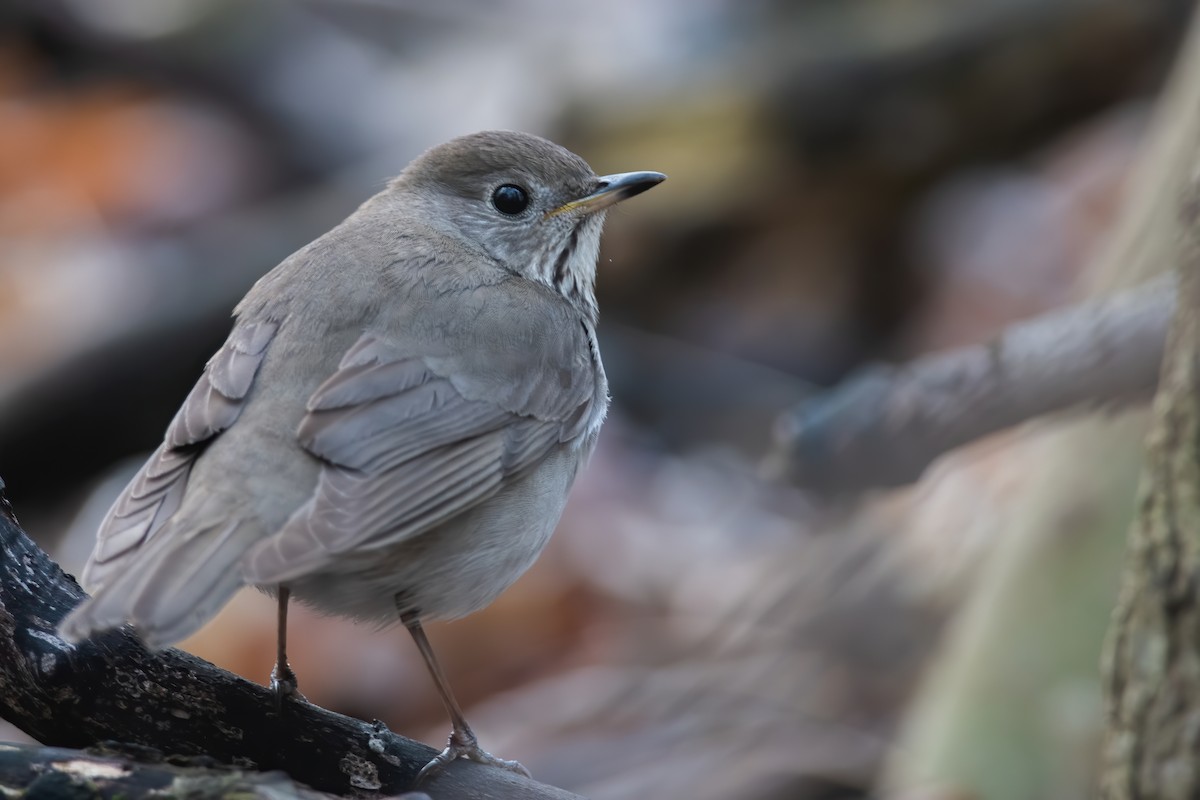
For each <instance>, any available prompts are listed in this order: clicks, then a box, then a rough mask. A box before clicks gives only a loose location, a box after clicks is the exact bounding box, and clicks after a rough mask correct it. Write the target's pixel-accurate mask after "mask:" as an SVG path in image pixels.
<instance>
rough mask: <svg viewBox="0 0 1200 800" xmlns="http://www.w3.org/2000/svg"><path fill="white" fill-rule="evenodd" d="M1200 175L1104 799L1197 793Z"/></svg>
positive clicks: (1151, 445) (1144, 499)
mask: <svg viewBox="0 0 1200 800" xmlns="http://www.w3.org/2000/svg"><path fill="white" fill-rule="evenodd" d="M1198 222H1200V184H1198V185H1197V186H1196V187H1193V189H1192V190H1191V193H1190V194H1189V197H1188V199H1187V200H1186V201H1185V202H1184V224H1185V225H1186V226H1187V231H1188V232H1187V235H1186V236H1185V237H1184V239H1183V241H1182V242H1180V244H1179V247H1180V253H1179V258H1178V263H1179V269H1180V282H1179V292H1180V293H1179V305H1178V311H1177V312H1176V314H1175V319H1174V322H1173V323H1172V327H1171V333H1170V337H1169V339H1168V343H1167V353H1166V357H1165V360H1164V362H1163V369H1162V374H1161V377H1160V382H1159V391H1158V394H1157V396H1156V397H1155V402H1154V422H1153V425H1152V428H1151V431H1150V435H1149V440H1148V444H1147V452H1146V466H1145V471H1144V476H1143V482H1142V489H1141V496H1140V498H1139V503H1138V508H1137V516H1136V518H1135V519H1134V521H1133V525H1132V528H1131V530H1130V534H1129V554H1128V557H1127V563H1126V567H1125V575H1124V581H1123V586H1122V590H1121V597H1120V600H1119V601H1118V604H1117V608H1116V611H1115V613H1114V615H1113V621H1112V629H1111V631H1110V634H1109V639H1108V642H1107V647H1106V649H1105V657H1104V670H1105V677H1106V679H1107V681H1106V688H1107V692H1108V720H1107V721H1108V729H1107V732H1106V738H1105V747H1104V771H1103V774H1102V778H1101V795H1102V796H1103V797H1105V798H1112V799H1113V800H1116V799H1117V798H1135V797H1154V798H1191V797H1197V796H1200V758H1198V755H1200V751H1198V750H1197V746H1198V745H1200V598H1198V597H1197V594H1196V587H1197V585H1198V582H1200V228H1198Z"/></svg>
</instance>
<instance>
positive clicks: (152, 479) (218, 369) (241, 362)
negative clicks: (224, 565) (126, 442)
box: [83, 322, 278, 587]
mask: <svg viewBox="0 0 1200 800" xmlns="http://www.w3.org/2000/svg"><path fill="white" fill-rule="evenodd" d="M277 328H278V326H277V325H276V324H275V323H270V322H262V323H250V324H246V325H238V326H236V327H235V328H234V330H233V332H232V333H231V334H230V335H229V338H228V339H227V340H226V342H225V345H224V346H223V347H222V348H221V349H220V350H219V351H217V354H216V355H215V356H213V358H212V359H211V360H210V361H209V363H208V365H207V366H206V367H205V371H204V374H203V375H201V376H200V379H199V380H198V381H197V382H196V385H195V386H194V387H193V388H192V391H191V392H190V393H189V394H188V397H187V399H186V400H185V401H184V404H183V406H182V407H181V408H180V410H179V412H178V413H177V414H176V415H175V419H174V420H172V421H171V424H170V426H168V428H167V432H166V436H165V437H164V441H163V443H162V444H161V445H159V447H158V449H157V450H155V451H154V453H153V454H152V455H151V456H150V459H149V460H148V461H147V462H146V464H145V466H143V467H142V469H141V470H140V471H139V472H138V473H137V475H135V476H134V478H133V480H132V481H130V483H129V485H128V486H127V487H126V488H125V490H124V491H123V492H122V493H121V495H120V496H119V497H118V498H117V500H116V502H114V503H113V506H112V508H111V509H110V510H109V512H108V514H107V515H106V516H105V518H104V521H103V522H102V523H101V524H100V530H99V533H98V534H97V542H96V549H95V552H94V553H93V555H92V558H91V559H90V560H89V561H88V564H87V566H86V567H85V568H84V572H83V581H84V583H85V585H88V586H93V587H99V586H103V585H104V584H106V583H108V582H109V581H110V579H111V578H112V574H113V573H114V572H116V571H117V570H118V569H119V568H120V562H121V559H122V557H123V556H125V555H127V554H129V553H131V552H132V551H134V550H136V549H138V548H139V547H143V546H145V544H146V542H147V541H148V540H149V539H151V538H152V537H153V536H154V534H155V533H156V532H157V531H159V530H160V529H161V528H162V526H163V525H164V524H165V523H166V521H167V520H168V519H170V517H171V515H172V514H174V513H175V512H176V511H178V510H179V506H180V503H181V502H182V500H183V495H184V491H185V490H186V488H187V480H188V476H189V475H190V474H191V469H192V464H193V462H194V461H195V458H196V455H197V453H198V452H199V448H198V447H197V445H200V444H201V443H202V442H204V441H206V440H208V439H211V438H212V437H213V436H216V435H217V434H219V433H220V432H221V431H223V430H225V429H227V428H228V427H229V426H230V425H232V424H233V423H234V422H235V421H236V420H237V417H238V415H239V414H240V413H241V409H242V401H243V400H244V399H245V397H246V394H247V393H248V392H249V391H250V385H251V383H252V382H253V380H254V376H255V374H256V373H257V371H258V367H259V365H260V364H261V363H262V359H263V356H264V355H265V352H266V348H267V345H268V344H269V343H270V341H271V337H272V336H273V335H274V334H275V331H276V330H277Z"/></svg>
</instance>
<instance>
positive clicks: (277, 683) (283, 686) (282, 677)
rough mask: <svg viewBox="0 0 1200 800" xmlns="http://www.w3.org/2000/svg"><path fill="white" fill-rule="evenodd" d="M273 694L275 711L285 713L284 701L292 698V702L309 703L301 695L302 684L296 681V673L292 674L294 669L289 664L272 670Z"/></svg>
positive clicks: (277, 665)
mask: <svg viewBox="0 0 1200 800" xmlns="http://www.w3.org/2000/svg"><path fill="white" fill-rule="evenodd" d="M270 689H271V693H272V694H274V695H275V710H276V711H277V712H280V713H282V712H283V703H284V700H286V699H288V698H291V699H292V700H301V701H303V702H308V701H307V699H306V698H305V697H304V695H302V694H300V684H299V683H297V681H296V673H295V672H292V668H291V667H290V666H288V664H287V662H286V661H285V662H283V664H278V663H277V664H275V667H274V669H272V670H271V684H270Z"/></svg>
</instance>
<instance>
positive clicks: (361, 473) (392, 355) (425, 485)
mask: <svg viewBox="0 0 1200 800" xmlns="http://www.w3.org/2000/svg"><path fill="white" fill-rule="evenodd" d="M572 333H576V334H577V331H573V332H572ZM564 338H565V339H567V340H569V341H565V342H556V343H555V344H554V345H553V347H554V348H555V349H556V350H557V351H558V355H559V356H561V358H557V359H554V358H552V359H550V361H551V362H557V365H558V366H561V367H563V369H561V370H555V369H554V368H551V367H550V366H549V365H548V364H547V361H546V359H541V360H540V361H539V360H538V359H536V358H532V357H531V363H530V364H527V365H526V366H530V367H532V368H531V369H528V370H526V371H525V372H524V373H518V374H515V375H514V374H511V373H509V371H508V369H507V368H505V369H501V370H499V373H498V374H493V375H492V376H491V377H489V376H488V375H487V374H485V373H481V372H480V371H479V368H478V362H476V366H475V367H474V368H472V367H470V366H469V365H468V364H467V363H466V360H465V359H457V358H453V357H450V358H445V357H443V358H432V357H413V356H410V355H402V354H401V353H400V351H399V350H397V349H396V348H393V347H391V346H389V343H388V342H387V341H386V340H384V339H382V338H378V337H376V336H373V335H369V334H368V335H365V336H363V337H362V338H361V339H360V340H359V341H358V343H357V344H355V346H354V347H353V348H351V350H350V351H349V352H348V353H347V354H346V356H345V358H343V360H342V362H341V364H340V365H339V368H338V370H337V372H336V373H335V374H334V375H333V376H332V377H330V378H329V379H328V380H327V381H325V383H323V384H322V385H321V386H320V387H319V388H318V389H317V391H316V392H315V393H314V394H313V396H312V398H311V399H310V400H309V403H308V409H309V410H308V414H307V415H306V416H305V418H304V419H303V421H302V422H301V424H300V428H299V437H300V441H301V443H302V444H303V446H304V447H305V448H307V449H308V450H309V451H310V452H311V453H313V454H314V455H316V456H317V457H319V458H321V459H322V460H323V461H324V462H325V465H324V467H323V469H322V470H321V473H320V477H319V479H318V482H317V486H316V489H315V491H314V494H313V496H312V498H311V499H310V500H309V502H308V503H307V504H306V505H304V506H301V507H300V508H299V509H298V510H297V511H296V513H294V514H293V515H292V517H291V518H290V519H289V521H288V522H287V524H286V525H285V526H284V527H283V529H281V530H280V531H279V532H278V533H277V534H275V535H274V536H272V537H271V538H269V539H267V540H265V541H263V542H260V543H259V544H258V545H256V546H255V547H254V548H253V549H252V550H251V551H250V552H249V553H247V555H246V558H245V559H244V560H243V562H242V564H243V569H244V572H245V575H246V578H247V580H248V581H249V582H251V583H259V584H271V583H282V582H286V581H288V580H291V579H293V578H295V577H297V576H300V575H303V574H307V573H310V572H312V571H314V570H316V569H318V568H319V567H320V566H321V565H322V564H325V563H328V561H329V560H331V558H334V557H336V555H337V554H339V553H344V552H346V551H349V550H352V549H353V550H372V549H380V548H386V547H388V546H389V545H392V544H395V543H396V542H399V541H402V540H404V539H407V538H410V537H412V536H415V535H417V534H419V533H421V532H423V531H426V530H429V529H431V528H433V527H435V526H437V525H438V524H440V523H442V522H444V521H446V520H448V519H450V518H452V517H454V516H455V515H457V514H459V513H461V512H463V511H464V510H466V509H468V508H471V507H472V506H474V505H476V504H478V503H480V502H482V501H483V500H485V499H487V498H488V497H490V496H492V495H493V494H495V493H496V492H497V491H498V490H499V489H500V488H501V487H502V486H504V485H505V484H506V483H507V482H510V481H513V480H515V479H517V478H519V477H521V476H522V475H524V474H526V473H527V472H528V471H529V470H530V469H532V468H533V467H535V466H536V465H537V464H538V463H540V462H541V460H542V459H543V458H545V456H546V455H547V453H549V452H550V450H551V449H552V448H553V447H555V446H557V445H559V444H560V443H563V442H572V441H575V440H576V439H580V438H582V436H583V434H584V432H585V430H586V426H587V424H588V423H589V422H590V420H591V417H590V414H591V412H592V410H593V409H594V407H595V403H596V396H597V391H596V385H597V384H596V374H597V373H596V372H595V369H596V365H595V364H594V362H593V360H592V356H591V354H590V352H589V350H588V348H587V345H586V340H584V345H583V352H582V353H580V352H579V348H578V344H579V341H580V337H579V336H578V335H575V336H567V337H564ZM572 350H573V351H574V352H572ZM504 375H507V378H505V377H503V376H504Z"/></svg>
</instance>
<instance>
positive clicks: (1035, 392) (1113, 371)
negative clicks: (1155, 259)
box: [771, 276, 1175, 492]
mask: <svg viewBox="0 0 1200 800" xmlns="http://www.w3.org/2000/svg"><path fill="white" fill-rule="evenodd" d="M1174 308H1175V282H1174V279H1173V277H1170V276H1168V277H1166V278H1162V279H1159V280H1155V281H1152V282H1150V283H1148V284H1146V285H1145V286H1143V287H1141V288H1139V289H1136V290H1133V291H1130V292H1126V293H1124V294H1120V295H1117V296H1114V297H1111V298H1106V299H1104V300H1100V301H1096V302H1090V303H1084V304H1081V305H1078V306H1074V307H1071V308H1067V309H1063V310H1060V311H1056V312H1054V313H1051V314H1047V315H1045V316H1042V317H1038V318H1036V319H1032V320H1028V321H1025V322H1020V323H1017V324H1015V325H1013V326H1011V327H1010V328H1008V329H1007V330H1006V331H1005V332H1004V333H1002V334H1001V335H1000V336H999V337H998V338H997V339H995V340H993V341H992V342H990V343H989V344H986V345H976V346H972V347H964V348H961V349H958V350H952V351H950V352H947V353H939V354H936V355H931V356H926V357H924V358H920V359H917V360H916V361H913V362H912V363H910V364H906V365H904V366H902V367H897V368H893V367H873V368H871V369H869V370H866V371H864V372H862V373H860V374H859V375H857V376H854V377H851V378H850V379H849V380H847V381H845V382H843V383H842V384H840V385H838V386H836V387H834V388H833V389H831V390H829V391H827V392H822V393H820V394H817V395H814V396H813V397H810V398H808V399H806V400H805V401H803V402H802V403H800V404H799V405H798V406H796V407H795V408H793V409H792V410H790V411H788V412H786V413H785V414H784V415H783V416H782V417H781V418H780V419H779V421H778V423H777V426H776V431H775V447H774V452H773V454H772V462H771V466H772V467H775V468H776V469H777V471H781V472H784V473H786V474H788V475H789V477H791V478H792V479H793V480H794V481H796V482H797V483H798V484H800V485H803V486H806V487H810V488H813V489H817V490H822V491H830V492H841V491H854V490H859V489H867V488H871V487H879V486H898V485H901V484H905V483H910V482H912V481H915V480H916V479H917V478H919V477H920V475H921V473H922V472H923V471H924V470H925V468H926V467H927V466H929V464H930V463H932V462H933V460H934V459H936V458H937V457H938V456H940V455H942V454H943V453H945V452H947V451H948V450H951V449H953V448H955V447H959V446H961V445H963V444H966V443H968V442H971V441H974V440H975V439H978V438H980V437H983V436H986V435H987V434H989V433H994V432H996V431H999V430H1002V429H1004V428H1007V427H1010V426H1012V425H1016V424H1017V423H1020V422H1024V421H1026V420H1029V419H1032V418H1033V417H1036V416H1039V415H1042V414H1048V413H1051V412H1055V411H1062V410H1064V409H1068V408H1072V407H1076V406H1092V407H1096V406H1106V407H1114V406H1119V405H1122V404H1127V403H1132V402H1138V401H1143V400H1146V399H1148V398H1149V397H1150V396H1151V395H1152V394H1153V392H1154V388H1155V386H1156V385H1157V382H1158V369H1159V364H1160V362H1161V361H1162V354H1163V342H1164V341H1165V339H1166V330H1167V324H1168V322H1169V321H1170V319H1171V315H1172V313H1173V312H1174Z"/></svg>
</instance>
